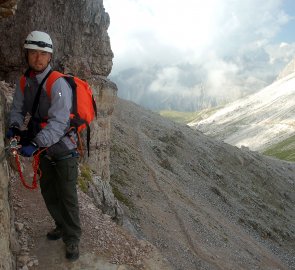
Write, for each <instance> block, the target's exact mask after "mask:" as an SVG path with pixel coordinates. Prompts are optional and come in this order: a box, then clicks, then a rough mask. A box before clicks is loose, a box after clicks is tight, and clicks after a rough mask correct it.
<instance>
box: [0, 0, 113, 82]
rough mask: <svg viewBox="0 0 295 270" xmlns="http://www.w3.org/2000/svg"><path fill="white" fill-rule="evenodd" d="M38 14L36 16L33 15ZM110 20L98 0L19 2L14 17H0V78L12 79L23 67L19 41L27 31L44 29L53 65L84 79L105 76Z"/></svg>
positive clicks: (109, 65) (108, 64)
mask: <svg viewBox="0 0 295 270" xmlns="http://www.w3.org/2000/svg"><path fill="white" fill-rule="evenodd" d="M37 14H38V15H37ZM109 23H110V19H109V15H108V13H106V12H105V10H104V7H103V2H102V0H92V1H77V0H75V1H63V0H55V1H49V2H48V1H46V0H41V1H37V0H28V1H24V0H22V1H19V3H18V8H17V10H16V13H15V16H12V17H9V18H5V19H2V21H1V25H0V31H1V35H2V40H5V42H2V43H1V45H0V52H1V53H0V55H1V60H0V65H1V73H0V74H1V77H2V78H5V79H6V80H9V81H11V80H15V74H19V73H20V71H22V70H23V67H24V63H25V59H24V51H23V49H22V47H23V42H24V40H25V38H26V36H27V35H28V33H29V32H31V31H33V30H40V31H45V32H48V33H49V34H50V36H51V38H52V40H53V44H54V55H53V66H54V68H56V69H65V70H66V71H69V70H70V71H71V72H73V73H74V74H77V75H79V76H81V77H83V78H85V79H89V78H91V77H92V76H93V75H102V76H107V75H108V74H109V73H110V72H111V69H112V58H113V53H112V50H111V47H110V41H109V36H108V33H107V29H108V26H109Z"/></svg>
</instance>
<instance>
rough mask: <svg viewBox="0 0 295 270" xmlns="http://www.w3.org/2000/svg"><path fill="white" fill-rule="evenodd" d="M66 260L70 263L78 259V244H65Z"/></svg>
mask: <svg viewBox="0 0 295 270" xmlns="http://www.w3.org/2000/svg"><path fill="white" fill-rule="evenodd" d="M66 258H67V259H68V260H70V261H75V260H77V259H78V258H79V246H78V244H66Z"/></svg>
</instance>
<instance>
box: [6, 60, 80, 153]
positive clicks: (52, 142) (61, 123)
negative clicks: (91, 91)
mask: <svg viewBox="0 0 295 270" xmlns="http://www.w3.org/2000/svg"><path fill="white" fill-rule="evenodd" d="M50 69H51V67H50V66H48V67H47V68H46V69H45V70H44V71H43V72H42V73H40V74H37V75H36V76H35V77H33V78H31V77H27V78H26V86H25V91H24V92H23V91H22V90H21V88H20V84H19V83H18V84H17V86H16V90H15V94H14V98H13V103H12V108H11V112H10V125H11V124H15V123H17V124H18V125H19V126H22V125H23V123H24V118H25V116H26V114H27V113H30V114H31V111H32V106H33V102H34V97H35V95H36V93H37V90H38V86H39V84H40V83H41V82H42V80H43V78H44V77H45V76H46V74H47V73H48V72H49V71H50ZM45 85H46V81H45V82H44V84H43V88H42V90H41V95H40V100H39V106H38V109H37V111H36V113H35V116H34V119H35V120H39V121H40V122H41V121H43V120H44V119H46V120H47V125H46V126H45V127H44V128H43V129H41V130H40V131H39V132H38V133H36V134H34V135H35V137H34V138H32V139H33V141H34V142H36V143H37V144H38V146H39V147H48V149H47V152H48V154H49V155H52V156H54V155H62V154H67V153H68V152H69V151H70V150H73V149H75V148H77V144H76V142H77V138H76V134H75V133H74V132H71V133H70V134H67V132H68V131H69V127H70V113H71V108H72V90H71V88H70V86H69V84H68V83H67V82H66V80H65V79H63V78H59V79H57V80H56V81H55V82H54V84H53V86H52V89H51V97H50V98H49V97H48V96H47V93H46V90H45ZM35 120H33V121H35Z"/></svg>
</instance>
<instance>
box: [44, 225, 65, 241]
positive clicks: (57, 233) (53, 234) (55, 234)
mask: <svg viewBox="0 0 295 270" xmlns="http://www.w3.org/2000/svg"><path fill="white" fill-rule="evenodd" d="M46 236H47V239H48V240H58V239H60V238H61V237H62V229H61V228H59V227H56V228H55V229H53V230H52V231H50V232H48V233H47V235H46Z"/></svg>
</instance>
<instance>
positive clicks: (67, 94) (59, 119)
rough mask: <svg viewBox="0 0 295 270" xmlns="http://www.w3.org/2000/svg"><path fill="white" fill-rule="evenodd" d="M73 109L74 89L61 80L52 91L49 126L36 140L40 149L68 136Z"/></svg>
mask: <svg viewBox="0 0 295 270" xmlns="http://www.w3.org/2000/svg"><path fill="white" fill-rule="evenodd" d="M71 107H72V89H71V88H70V86H69V84H68V83H67V82H66V81H65V80H64V79H63V78H59V79H57V80H56V81H55V82H54V84H53V86H52V89H51V105H50V108H49V110H48V124H47V125H46V126H45V128H43V129H42V130H41V131H40V132H39V133H38V134H37V136H36V137H35V138H34V141H35V142H36V143H37V144H38V146H39V147H50V146H51V145H53V144H55V143H57V142H58V141H59V140H60V139H61V138H62V137H63V136H64V135H65V134H66V132H67V131H68V129H69V127H70V113H71Z"/></svg>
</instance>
